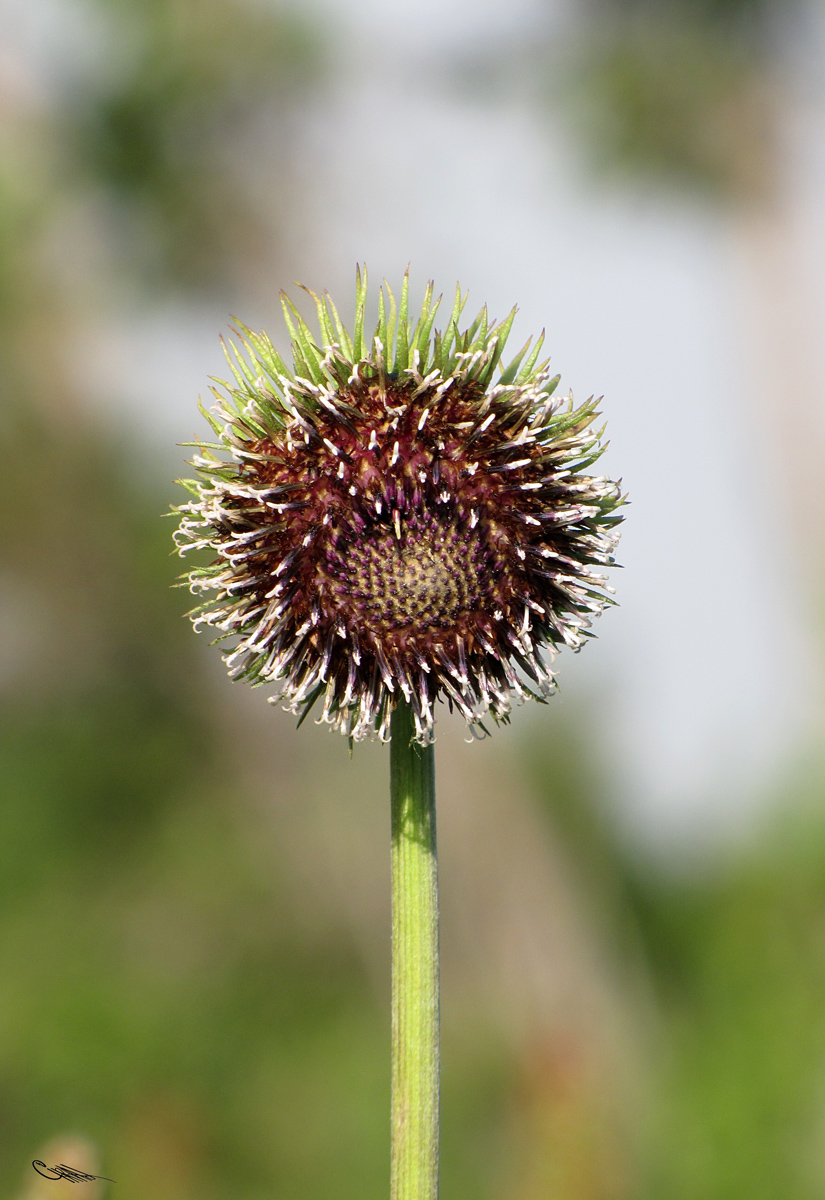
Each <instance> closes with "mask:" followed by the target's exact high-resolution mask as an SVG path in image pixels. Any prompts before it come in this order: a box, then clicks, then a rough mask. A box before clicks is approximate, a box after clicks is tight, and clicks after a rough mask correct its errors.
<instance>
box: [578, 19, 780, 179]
mask: <svg viewBox="0 0 825 1200" xmlns="http://www.w3.org/2000/svg"><path fill="white" fill-rule="evenodd" d="M792 7H793V4H792V3H791V0H620V2H619V3H605V2H603V0H589V3H588V4H587V5H586V7H585V13H586V14H587V13H588V10H589V13H590V15H591V16H592V17H593V18H594V19H593V21H592V23H591V27H590V28H589V29H588V31H587V40H586V42H585V45H584V49H583V56H582V62H583V68H584V69H583V71H582V73H581V74H580V76H579V78H578V80H577V83H576V92H577V94H578V96H579V97H580V99H581V101H582V105H583V115H584V116H585V118H586V120H585V129H586V134H587V137H588V139H589V141H590V145H591V148H593V149H594V150H595V151H596V154H597V156H598V157H599V159H600V161H601V162H602V163H603V164H604V165H606V166H609V167H611V168H619V169H620V170H622V171H624V172H627V173H628V174H635V175H636V176H637V177H638V176H641V177H642V178H647V179H649V180H654V179H656V178H658V179H660V180H662V179H664V180H670V181H671V182H674V183H675V184H677V185H681V186H685V185H687V186H688V187H691V188H693V189H696V190H699V191H704V192H706V193H709V194H711V195H721V196H723V197H727V198H728V199H732V200H733V201H741V200H743V199H748V198H753V197H761V196H763V195H764V193H765V190H766V188H768V187H770V185H771V184H772V183H773V182H774V168H775V165H776V155H777V147H778V143H777V118H778V114H777V106H776V97H775V94H774V93H775V82H774V80H773V74H774V66H775V64H774V61H773V60H774V58H775V53H776V39H775V37H774V36H773V35H774V32H775V26H776V20H777V18H779V17H781V16H785V15H787V14H788V13H789V12H790V10H791V8H792Z"/></svg>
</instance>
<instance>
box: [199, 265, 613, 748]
mask: <svg viewBox="0 0 825 1200" xmlns="http://www.w3.org/2000/svg"><path fill="white" fill-rule="evenodd" d="M407 283H408V281H407V276H406V275H405V277H404V283H403V287H402V290H401V295H400V303H399V305H398V308H397V310H396V303H395V299H394V297H393V295H392V293H391V292H390V289H389V287H387V288H386V297H385V295H384V289H382V290H381V292H380V295H379V320H378V328H377V330H376V332H375V335H374V337H373V339H372V341H371V342H368V341H367V340H366V339H365V336H364V307H365V300H366V289H367V278H366V271H365V272H364V274H363V276H362V275H361V273H360V271H359V273H358V276H357V287H356V316H355V325H354V329H353V336H352V337H350V335H349V334H348V332H347V330H346V329H345V328H344V326H343V325H342V323H341V321H340V319H339V317H338V313H337V311H336V309H335V306H334V304H333V303H332V300H331V299H330V298H329V296H328V295H325V297H324V298H323V299H320V298H319V297H317V296H315V295H314V293H310V295H312V297H313V299H314V301H315V304H316V307H317V310H318V322H319V325H320V334H321V336H320V339H319V340H318V341H315V340H314V338H313V336H312V334H311V332H310V330H309V328H308V327H307V325H306V324H305V322H304V321H303V320H302V318H301V317H300V315H299V314H298V312H297V310H296V309H295V308H294V307H293V306H292V304H291V303H290V302H289V301H288V300H287V298H286V297H285V296H284V297H283V303H284V314H285V318H286V323H287V326H288V328H289V332H290V334H291V337H292V353H293V356H294V368H293V370H292V371H290V370H289V369H288V367H287V366H286V364H285V362H284V361H283V359H282V358H281V357H280V355H279V354H278V353H277V351H276V350H275V348H274V347H273V345H272V343H271V341H270V340H269V338H268V337H266V336H265V335H263V334H260V335H259V334H255V333H252V332H251V330H249V329H247V328H246V327H245V326H243V325H241V326H239V329H240V334H239V342H240V344H239V345H238V344H235V343H231V342H230V346H229V349H228V352H227V357H228V359H229V363H230V366H231V368H232V373H233V376H234V382H232V383H221V382H220V381H216V382H218V383H220V388H221V389H222V390H219V389H216V388H213V389H212V390H213V393H214V395H215V397H216V400H217V403H216V405H215V407H214V408H213V410H212V412H211V413H208V414H206V415H207V417H208V419H209V421H210V424H211V426H212V428H213V430H214V431H215V434H216V436H217V439H218V440H217V442H215V443H210V444H201V443H199V444H198V451H199V452H198V453H197V455H196V456H195V459H194V464H193V465H194V466H195V467H196V469H197V471H198V474H199V476H200V478H199V479H198V480H189V481H186V486H187V487H188V488H189V490H190V492H191V493H192V495H193V499H192V500H191V502H190V503H188V504H183V505H181V506H180V508H179V509H178V510H177V511H179V512H180V513H181V516H182V519H181V523H180V528H179V530H178V533H177V535H176V538H177V542H178V546H179V549H180V553H181V554H183V553H185V552H186V551H187V550H188V549H209V550H210V551H211V553H212V556H213V557H212V561H211V562H210V563H208V565H206V566H202V567H197V568H195V569H194V570H192V571H191V572H190V573H189V574H188V576H187V578H188V582H189V586H190V589H191V590H192V591H193V592H194V593H196V594H198V595H200V596H201V597H204V600H203V603H201V604H200V606H199V607H198V608H196V609H195V610H194V611H193V613H192V614H191V616H192V617H193V620H194V623H195V626H196V627H199V626H203V625H206V626H209V627H211V628H213V629H214V630H216V631H217V634H218V636H217V639H216V640H219V641H220V640H223V639H230V645H229V647H228V648H227V649H226V650H225V652H224V656H225V660H226V663H227V666H228V668H229V671H230V674H231V676H232V677H233V678H235V679H245V680H248V681H249V682H251V683H253V684H268V683H269V684H273V685H274V687H275V689H276V694H275V695H274V696H272V697H271V699H272V700H273V701H275V700H284V701H285V702H286V705H287V707H288V708H289V709H290V710H291V711H293V712H295V713H299V714H300V715H301V719H303V717H304V716H306V714H307V713H308V712H309V710H310V708H311V707H312V706H313V704H315V702H316V701H317V700H320V699H321V698H322V699H323V709H322V719H323V720H324V721H326V722H328V723H329V724H331V725H333V726H334V727H336V728H337V729H339V730H341V732H343V733H345V734H347V735H348V736H349V737H350V738H352V739H354V740H359V739H361V738H363V737H365V736H366V735H368V734H371V733H378V734H379V735H380V736H381V737H382V738H386V737H387V736H388V731H389V719H390V714H391V712H392V709H393V707H394V706H395V704H396V703H397V701H398V699H399V697H404V698H405V699H406V701H407V702H408V703H409V704H410V705H411V706H412V710H413V712H414V717H415V730H416V737H417V739H418V740H419V741H421V742H424V743H426V742H428V741H429V740H431V738H432V730H433V707H434V704H435V702H436V700H438V699H439V698H442V699H446V701H447V702H448V703H449V704H450V705H451V706H455V707H456V708H457V709H458V711H459V712H460V713H461V714H462V716H463V717H464V718H465V719H466V721H467V723H468V724H469V726H470V728H471V730H473V731H477V730H484V726H483V724H482V721H483V718H484V716H485V714H490V715H491V716H492V717H493V719H494V720H502V719H506V718H507V715H508V713H509V711H510V708H511V704H512V701H513V698H514V697H515V698H516V699H524V698H525V697H527V696H533V697H534V698H536V699H544V698H546V697H547V696H548V695H549V694H550V692H551V691H552V690H553V687H554V680H553V674H552V672H551V671H550V669H549V667H548V661H547V660H548V658H552V656H553V653H554V652H555V650H556V649H557V648H558V647H560V646H561V645H567V646H570V647H572V648H573V649H578V648H579V647H580V646H581V644H582V642H583V639H584V638H585V637H587V636H589V633H588V631H589V626H590V623H591V621H592V618H593V617H594V616H595V615H598V614H599V613H600V612H601V610H602V609H603V607H604V606H605V604H607V603H609V602H610V601H609V597H608V592H609V590H610V589H608V587H607V583H606V579H605V577H604V575H603V574H601V568H603V567H605V566H607V565H610V564H611V563H612V562H613V558H612V553H613V550H614V547H615V544H616V542H617V540H618V532H617V528H616V527H617V525H618V523H619V521H620V520H621V516H620V514H619V512H618V511H617V510H618V509H619V508H620V506H621V504H622V502H623V500H622V497H621V494H620V490H619V486H618V484H616V483H613V482H611V481H610V480H608V479H606V478H605V477H604V476H593V475H589V474H587V472H588V470H589V468H590V467H591V466H592V464H593V463H594V462H595V461H596V459H598V457H599V455H600V454H601V452H602V449H603V447H602V446H601V444H600V431H596V430H595V429H594V427H593V422H594V419H595V417H596V416H597V413H596V406H595V401H593V400H588V401H587V402H586V403H584V404H581V405H579V406H578V407H575V406H574V404H573V400H572V398H571V397H568V398H566V399H559V398H557V397H555V396H554V390H555V388H556V385H557V383H558V376H555V377H553V378H551V376H550V371H549V369H548V366H547V363H546V362H539V355H540V352H541V347H542V343H543V340H544V335H543V334H542V336H541V337H540V338H539V339H538V342H537V343H536V345H535V346H534V347H533V349H532V351H531V350H530V342H528V343H527V345H526V346H525V347H524V348H523V349H522V350H521V351H520V352H519V353H518V354H517V355H516V357H515V358H514V359H513V361H512V362H511V363H510V364H509V365H508V366H506V367H503V366H502V365H501V355H502V350H503V349H504V344H505V341H506V339H507V335H508V333H509V332H510V327H511V325H512V323H513V318H514V316H515V309H514V310H513V311H512V312H511V313H510V315H509V316H508V317H507V319H506V320H505V321H502V322H501V323H500V324H498V325H496V324H492V325H490V324H489V322H488V319H487V312H486V309H482V311H481V313H479V315H478V317H477V318H476V319H475V321H473V323H472V324H471V325H470V326H469V328H465V329H462V328H461V327H460V319H461V313H462V310H463V307H464V303H465V300H466V296H465V297H462V295H461V291H460V289H457V292H456V299H455V304H454V306H453V311H452V314H451V316H450V318H449V321H448V322H447V324H446V327H445V329H444V332H443V333H440V332H438V331H437V330H435V329H434V324H435V318H436V310H437V308H438V304H439V301H438V300H435V301H434V300H433V286H432V284H430V285H429V286H428V288H427V291H426V294H425V297H424V303H423V307H422V310H421V316H420V318H419V320H418V322H417V324H416V325H415V326H413V323H412V321H410V320H409V318H408V300H407V296H408V289H407ZM385 286H386V285H385ZM396 318H397V319H396ZM497 372H498V374H497ZM496 374H497V377H496ZM227 456H228V457H227Z"/></svg>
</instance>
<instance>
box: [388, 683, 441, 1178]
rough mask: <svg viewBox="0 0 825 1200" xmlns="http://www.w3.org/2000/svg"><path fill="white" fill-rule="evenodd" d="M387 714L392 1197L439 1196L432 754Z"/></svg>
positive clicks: (404, 718)
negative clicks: (390, 865)
mask: <svg viewBox="0 0 825 1200" xmlns="http://www.w3.org/2000/svg"><path fill="white" fill-rule="evenodd" d="M413 732H414V727H413V717H412V710H411V709H410V707H409V705H408V704H405V703H404V701H403V700H402V701H400V702H399V704H398V706H397V708H396V709H395V711H394V713H393V715H392V726H391V735H392V744H391V747H390V792H391V796H392V1175H391V1180H392V1182H391V1190H390V1195H391V1198H392V1200H436V1197H437V1196H438V1085H439V1067H440V1051H439V1002H438V859H437V854H436V842H435V757H434V754H433V747H432V745H430V746H426V747H422V746H419V745H417V744H415V743H414V742H413V741H412V737H413Z"/></svg>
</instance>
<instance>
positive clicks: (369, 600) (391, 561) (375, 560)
mask: <svg viewBox="0 0 825 1200" xmlns="http://www.w3.org/2000/svg"><path fill="white" fill-rule="evenodd" d="M485 557H486V556H485V554H484V548H483V546H482V544H481V541H480V539H479V537H478V535H477V533H469V534H468V532H467V531H466V530H462V529H459V528H457V527H456V526H455V525H446V524H442V523H441V522H439V521H438V520H435V519H429V520H428V519H427V518H426V517H425V518H423V519H422V518H419V517H413V518H411V519H410V520H409V521H407V522H406V523H405V526H404V528H403V529H402V536H401V538H400V539H399V538H398V537H397V536H396V534H395V532H394V531H393V530H392V529H391V528H388V527H387V526H385V525H381V526H374V527H373V529H372V530H371V531H370V532H369V533H368V534H367V535H366V536H365V537H364V538H363V539H359V540H355V541H353V542H352V543H350V545H349V546H348V547H347V552H346V559H345V563H344V572H343V573H342V574H343V575H344V576H345V578H341V576H340V575H339V579H340V582H341V584H343V585H344V587H345V589H346V592H347V595H348V604H347V606H348V607H350V608H352V607H354V608H355V610H356V613H357V614H358V617H359V618H360V622H359V623H362V624H363V625H364V626H365V627H366V628H369V629H375V630H380V631H382V632H386V631H389V630H392V629H402V628H404V627H406V626H413V627H414V629H415V630H421V631H423V630H425V629H430V628H433V627H439V628H444V627H447V626H449V625H451V624H454V623H455V622H456V621H457V620H458V618H459V617H460V616H461V615H462V614H466V613H468V612H470V611H471V610H472V609H474V608H476V607H477V606H478V604H479V602H480V600H481V599H482V597H483V594H484V592H485V590H486V589H485V588H484V586H483V582H482V578H481V576H482V574H483V567H484V559H485ZM336 590H337V589H336ZM345 603H346V602H345ZM353 615H355V613H354V614H353Z"/></svg>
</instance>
